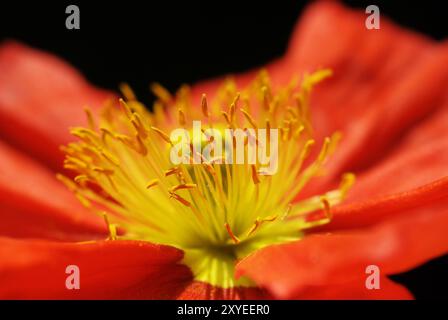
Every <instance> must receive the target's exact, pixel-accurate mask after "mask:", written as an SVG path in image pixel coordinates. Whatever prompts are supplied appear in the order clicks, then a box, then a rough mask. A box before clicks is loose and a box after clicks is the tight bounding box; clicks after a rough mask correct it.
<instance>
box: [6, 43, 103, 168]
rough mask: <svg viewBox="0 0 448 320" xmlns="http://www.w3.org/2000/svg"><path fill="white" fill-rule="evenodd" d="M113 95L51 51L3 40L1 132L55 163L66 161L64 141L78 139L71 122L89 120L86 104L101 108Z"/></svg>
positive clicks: (12, 140) (8, 139) (35, 153)
mask: <svg viewBox="0 0 448 320" xmlns="http://www.w3.org/2000/svg"><path fill="white" fill-rule="evenodd" d="M107 97H110V93H108V92H106V91H102V90H98V89H95V88H94V87H91V86H90V85H89V84H88V83H87V82H86V81H85V80H84V78H83V77H82V76H81V75H80V74H79V73H78V72H77V71H76V70H74V69H73V68H72V67H70V66H69V65H67V64H65V63H64V62H63V61H61V60H59V59H58V58H56V57H54V56H52V55H50V54H47V53H44V52H41V51H38V50H35V49H31V48H29V47H26V46H24V45H21V44H18V43H14V42H6V43H3V44H2V45H1V46H0V119H1V120H0V137H2V138H3V139H4V140H7V141H9V142H10V143H11V144H14V145H15V146H16V147H17V148H21V149H22V150H23V151H25V152H27V153H29V154H31V155H32V156H33V157H36V158H38V159H39V160H41V161H43V162H44V163H46V164H48V165H50V166H51V167H53V168H60V167H61V166H62V165H61V164H62V159H63V156H62V153H61V152H60V151H59V146H60V145H62V144H66V143H67V142H69V141H71V140H73V139H72V137H71V136H70V133H69V127H71V126H75V125H85V124H86V120H85V115H84V111H83V108H84V107H85V106H90V107H92V108H98V107H100V106H101V105H102V104H103V103H104V102H105V100H106V99H107ZM36 142H38V143H36Z"/></svg>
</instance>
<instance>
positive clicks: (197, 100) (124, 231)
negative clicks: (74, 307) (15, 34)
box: [0, 2, 448, 299]
mask: <svg viewBox="0 0 448 320" xmlns="http://www.w3.org/2000/svg"><path fill="white" fill-rule="evenodd" d="M364 20H365V15H364V14H363V13H359V12H356V11H352V10H347V9H345V8H343V7H342V6H341V5H339V4H337V3H333V2H317V3H315V4H313V5H311V6H310V7H309V8H308V9H307V10H306V12H305V14H304V15H303V17H302V18H301V19H300V22H299V25H298V26H297V28H296V29H295V31H294V34H293V36H292V38H291V42H290V45H289V49H288V51H287V53H286V54H285V56H284V57H282V58H281V59H279V60H277V61H274V62H272V63H270V64H268V65H267V66H266V67H265V69H266V71H265V72H262V73H258V71H253V72H248V73H245V74H241V75H238V76H236V77H235V78H234V80H226V81H224V85H223V86H222V85H221V84H222V83H223V82H222V80H221V79H217V80H212V81H207V82H204V83H200V84H197V85H195V86H193V87H192V88H191V90H189V89H187V88H181V89H180V90H179V92H178V93H177V94H176V96H172V95H171V94H169V93H168V92H166V91H165V90H164V89H163V88H162V87H160V86H158V85H155V86H154V87H153V91H154V92H155V93H156V95H157V96H158V102H157V103H156V104H155V106H154V113H149V112H147V111H146V110H145V109H144V108H143V106H142V105H141V104H140V103H139V102H138V101H136V99H135V97H134V95H133V93H132V91H131V90H130V89H129V88H128V87H126V86H123V87H122V91H123V95H124V97H125V100H126V101H121V105H120V107H117V106H116V103H115V101H116V100H117V98H116V96H115V94H111V93H109V92H106V91H103V90H99V89H96V88H93V87H92V86H90V85H89V84H88V83H87V82H86V81H85V80H84V79H83V78H82V77H81V76H80V75H79V74H78V73H77V72H76V71H75V70H73V69H72V68H71V67H69V66H67V65H66V64H65V63H63V62H61V61H60V60H58V59H57V58H55V57H53V56H51V55H49V54H46V53H42V52H39V51H36V50H33V49H30V48H28V47H25V46H23V45H20V44H17V43H5V44H3V45H2V46H1V47H0V115H1V118H0V119H1V120H0V121H1V126H0V138H1V141H0V154H1V156H0V207H1V211H0V217H1V221H2V223H1V224H0V236H1V237H0V283H1V286H0V297H1V298H69V299H72V298H93V299H99V298H134V299H151V298H156V299H157V298H169V299H174V298H177V299H185V298H187V299H206V298H309V299H322V298H323V299H325V298H356V299H358V298H383V299H396V298H398V299H400V298H402V299H404V298H411V297H412V296H411V294H410V293H409V292H408V291H407V290H406V288H404V287H402V286H400V285H398V284H396V283H393V282H392V281H391V280H389V279H388V277H387V276H388V275H392V274H396V273H400V272H403V271H406V270H409V269H411V268H414V267H416V266H418V265H420V264H422V263H424V262H426V261H428V260H430V259H432V258H434V257H437V256H440V255H443V254H445V253H446V252H447V251H448V237H447V236H446V231H445V229H446V226H447V225H448V176H447V174H446V163H447V160H448V142H447V141H448V140H447V139H446V137H447V136H448V126H447V125H446V124H447V123H448V96H447V94H446V87H447V85H448V45H447V44H446V43H436V42H434V41H432V40H430V39H427V38H425V37H423V36H420V35H417V34H414V33H411V32H409V31H406V30H403V29H401V28H399V27H397V26H395V25H393V24H392V23H391V22H389V21H384V19H383V20H382V23H381V30H367V29H365V28H364ZM322 68H329V69H330V70H332V71H331V72H330V71H328V70H329V69H322ZM316 70H318V71H317V72H316ZM330 73H331V74H332V75H331V77H329V75H330ZM295 75H305V76H303V77H302V78H301V81H299V82H295V81H294V80H293V81H291V79H294V76H295ZM323 78H326V79H325V80H323ZM254 79H255V80H254ZM321 80H323V81H322V82H321ZM317 82H319V84H317ZM311 88H313V90H312V95H310V92H311ZM202 93H207V97H205V96H201V95H202ZM104 101H109V103H107V106H106V107H103V105H104ZM110 101H112V102H110ZM308 104H309V105H310V106H311V107H310V110H309V109H308ZM85 105H88V106H89V107H90V109H88V110H91V111H87V117H85V113H84V111H83V106H85ZM196 105H198V106H201V107H198V108H195V107H194V106H196ZM223 106H225V107H224V109H223V110H221V109H222V107H223ZM215 107H216V108H217V110H215ZM101 108H102V109H101ZM101 110H102V111H101ZM221 112H222V113H221ZM309 113H310V114H311V118H310V117H309V115H308V114H309ZM218 116H219V120H217V119H218ZM197 117H198V118H197ZM195 119H203V120H205V121H206V122H207V124H208V125H211V126H213V127H214V128H216V129H217V130H220V129H222V127H226V126H228V127H233V128H236V127H241V128H249V127H252V128H254V129H255V128H258V127H261V125H263V126H265V125H266V126H269V127H277V128H279V129H280V141H279V154H280V163H279V166H278V171H277V173H276V174H274V175H272V176H269V175H267V176H263V175H262V172H260V170H259V169H260V167H257V166H256V165H246V166H237V165H225V166H220V165H219V164H216V163H214V162H213V161H211V159H206V160H207V161H204V162H203V163H202V164H201V165H200V166H191V167H186V166H181V165H179V166H173V165H170V163H169V162H168V161H167V158H166V156H167V155H169V152H168V151H167V150H169V148H168V147H169V144H173V141H172V140H171V138H170V137H169V136H168V135H167V132H168V131H167V130H170V129H172V128H175V127H176V126H181V127H182V126H185V125H186V122H187V121H191V120H195ZM266 119H267V121H266ZM241 123H242V124H241ZM75 126H77V127H75ZM69 128H71V133H72V134H74V135H75V136H76V138H75V137H73V135H71V134H70V132H69ZM246 131H247V130H246ZM335 132H340V133H341V136H340V135H339V134H334V133H335ZM327 137H329V138H327ZM338 140H340V141H339V143H338V145H337V146H336V142H338ZM313 144H314V145H315V146H316V147H314V148H312V145H313ZM60 146H64V147H63V148H62V149H63V151H64V153H65V156H64V153H63V152H61V151H60ZM317 146H321V147H317ZM64 157H65V160H64ZM282 157H283V158H282ZM63 162H64V167H65V168H62V163H63ZM218 168H219V169H218ZM222 168H223V169H222ZM67 169H69V170H70V171H67ZM56 172H59V173H63V174H64V175H61V174H58V175H57V177H58V178H59V180H61V181H62V182H64V183H65V184H66V185H67V186H68V187H69V188H66V187H65V186H64V185H62V184H61V183H60V181H58V180H57V179H56V178H55V173H56ZM73 172H75V174H73ZM346 172H354V173H355V174H356V177H357V178H356V180H357V181H356V183H355V184H354V185H353V186H352V187H351V189H350V190H349V187H350V186H351V184H352V183H353V179H354V176H353V175H352V174H346ZM341 177H342V182H340V180H341ZM309 180H310V181H309ZM308 181H309V183H308ZM299 191H300V192H299ZM341 201H342V202H341ZM339 202H341V203H340V204H339ZM95 213H100V215H97V214H95ZM101 215H103V217H102V216H101ZM103 218H106V223H104V220H103ZM69 265H76V266H78V267H79V270H80V272H81V287H80V289H79V290H68V289H67V288H66V278H67V274H66V273H65V271H66V267H67V266H69ZM369 265H375V266H377V267H378V268H379V270H380V274H381V278H380V289H374V290H369V289H368V288H366V285H365V279H366V276H367V275H366V271H365V270H366V267H367V266H369Z"/></svg>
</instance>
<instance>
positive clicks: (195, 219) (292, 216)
mask: <svg viewBox="0 0 448 320" xmlns="http://www.w3.org/2000/svg"><path fill="white" fill-rule="evenodd" d="M330 74H331V71H329V70H321V71H318V72H316V73H313V74H309V75H305V76H304V77H303V79H302V82H301V83H300V85H297V83H298V82H297V81H291V83H289V84H287V85H286V86H285V87H279V88H277V84H276V87H274V86H273V85H271V84H270V83H271V82H270V80H269V76H268V74H267V72H266V71H262V72H261V73H260V75H259V76H258V77H257V78H256V79H255V80H254V81H253V82H252V83H250V84H249V85H248V86H247V87H238V86H237V84H236V83H235V81H233V80H232V79H227V80H226V81H225V83H224V84H223V86H222V88H220V89H219V90H218V91H217V92H216V93H213V97H214V98H213V99H210V100H209V99H208V98H207V96H206V95H205V94H203V95H202V96H201V97H200V98H201V101H200V106H199V105H196V104H195V103H193V100H195V99H193V97H191V96H190V95H191V93H190V90H189V89H188V88H187V87H185V86H184V87H182V88H181V89H180V90H179V91H178V92H177V93H176V94H174V95H171V94H170V93H169V92H168V91H167V90H166V89H165V88H163V87H162V86H160V85H158V84H153V85H152V86H151V89H152V91H153V92H154V94H155V95H156V97H157V99H158V100H157V101H156V102H155V104H154V105H153V108H152V110H153V112H149V111H147V110H146V109H145V108H144V106H143V105H142V104H141V103H140V102H138V101H137V98H136V96H135V94H134V93H133V92H132V90H131V88H130V87H129V86H128V85H127V84H122V85H121V86H120V89H121V91H122V93H123V96H124V98H125V99H126V101H124V100H123V99H119V101H118V103H117V102H114V103H111V102H108V103H107V104H106V105H105V108H104V110H103V111H102V112H101V113H100V118H99V119H94V117H93V114H92V113H91V112H90V111H89V110H88V109H86V116H87V123H88V125H87V128H73V129H72V130H71V132H72V134H73V135H74V136H76V137H78V139H79V140H78V141H77V142H76V143H70V144H68V145H67V146H64V147H63V148H61V149H62V150H63V152H64V153H65V154H66V159H65V161H64V167H65V168H67V169H69V170H73V171H74V172H75V178H74V179H73V180H72V179H69V178H67V177H65V176H62V175H58V176H57V178H58V179H59V180H60V181H62V182H63V183H64V184H65V185H66V186H67V187H68V188H69V189H70V190H71V191H72V192H73V193H74V194H75V195H76V197H77V198H78V199H79V200H80V201H81V203H82V204H83V205H84V206H86V207H88V208H89V210H91V211H92V212H94V213H99V214H102V215H103V217H104V220H105V222H106V225H107V228H108V230H109V237H108V239H109V240H115V239H116V238H117V227H119V228H120V229H119V230H120V236H119V238H120V239H138V240H143V241H149V242H153V243H159V244H164V245H170V246H175V247H177V248H179V249H181V250H183V251H184V252H185V257H184V260H183V263H184V264H186V265H188V267H190V268H191V270H192V273H193V275H194V277H195V279H196V280H198V281H204V282H207V283H210V284H212V285H214V286H220V287H225V288H233V287H237V286H242V285H245V286H248V285H251V284H252V283H251V281H250V280H248V279H245V278H242V279H238V280H237V279H235V278H234V277H233V273H234V266H235V262H236V260H238V259H242V258H244V257H245V256H247V255H248V254H250V253H251V252H253V251H254V250H257V249H260V248H263V247H265V246H268V245H273V244H278V243H283V242H286V241H297V240H300V239H302V238H303V237H304V236H305V230H308V229H310V228H314V227H316V226H319V225H322V224H324V223H328V222H329V221H330V219H331V207H332V206H333V205H336V204H338V203H339V202H340V201H342V199H344V197H345V196H346V194H347V192H348V190H349V188H350V187H351V185H352V184H353V183H354V180H355V179H354V175H353V174H345V175H344V176H343V177H342V181H341V183H340V186H339V188H338V189H336V190H329V191H328V192H326V193H325V194H319V195H315V196H312V197H310V198H307V199H304V200H300V202H297V200H296V199H297V195H298V194H299V193H300V191H301V190H302V189H303V188H304V186H305V185H306V184H307V183H308V182H309V181H310V180H311V179H312V178H314V177H316V176H319V175H321V174H322V173H323V172H325V170H324V169H325V167H324V166H325V164H326V162H327V161H329V159H330V157H331V155H332V153H333V152H334V150H335V148H336V145H337V142H338V141H339V139H340V138H341V135H340V134H339V133H335V134H333V135H332V136H331V137H330V138H325V139H324V141H323V143H322V145H321V144H320V143H318V145H317V146H316V148H317V149H320V151H319V152H318V154H317V156H311V155H312V154H314V153H311V150H312V147H313V146H314V145H315V144H317V143H316V142H315V141H314V139H313V136H312V127H311V118H310V110H311V109H310V106H309V101H310V95H311V90H312V88H313V87H314V86H315V85H316V84H317V83H318V82H319V81H321V80H322V79H324V78H326V77H328V76H329V75H330ZM296 82H297V83H296ZM198 98H199V97H198ZM223 109H224V110H223ZM237 110H240V112H241V113H242V116H241V117H240V115H239V114H238V111H237ZM190 121H191V122H193V121H205V122H206V123H207V124H208V127H209V128H210V129H213V130H214V131H218V132H219V133H221V134H222V136H223V137H225V136H226V135H227V133H226V130H227V129H229V128H230V129H232V130H230V131H232V132H234V133H236V132H238V133H240V134H241V136H237V135H236V134H234V135H233V136H232V135H230V136H229V137H228V141H227V140H226V141H220V140H219V138H218V137H217V136H216V135H215V134H211V133H210V131H208V128H207V127H205V126H202V127H201V131H198V132H199V134H200V140H199V141H195V139H188V140H187V141H186V142H181V143H184V144H185V145H182V152H184V151H189V152H188V153H186V154H182V155H181V157H182V159H184V160H186V161H183V162H182V163H179V162H174V161H172V160H171V151H172V150H173V147H174V146H175V145H174V143H177V142H174V141H171V139H170V132H173V130H174V129H179V128H178V126H180V127H181V128H184V129H185V134H186V135H188V134H190V133H191V132H193V135H194V132H195V130H196V129H195V128H193V125H192V123H191V124H190V123H189V122H190ZM212 121H213V128H212ZM190 125H191V127H190ZM190 129H191V130H190ZM261 129H266V131H265V132H266V133H267V134H266V137H263V136H262V133H261V132H262V130H261ZM272 129H275V130H278V139H276V140H278V141H276V140H273V138H271V134H270V133H271V130H272ZM276 133H277V132H276ZM264 138H267V139H264ZM220 142H222V143H221V147H223V148H222V149H223V153H222V154H215V153H214V151H215V149H213V154H206V153H203V152H202V151H203V150H204V149H205V148H208V147H209V146H211V145H212V144H213V145H214V146H215V147H218V146H220V145H219V143H220ZM274 146H277V147H278V150H277V149H275V148H274ZM240 148H242V150H240ZM250 148H253V149H256V150H255V151H256V152H255V153H256V157H255V159H253V157H252V156H251V157H249V150H251V149H250ZM263 149H266V150H265V151H266V152H265V153H264V154H265V157H264V158H263V161H262V158H261V156H263V153H262V152H261V151H263ZM260 150H261V151H260ZM239 151H242V152H241V155H242V156H238V152H239ZM260 154H261V156H260ZM252 155H253V154H252ZM237 156H238V157H240V158H239V160H241V158H242V159H243V160H244V162H243V163H236V162H237V161H236V160H237V158H238V157H237ZM228 159H231V160H232V161H231V162H228ZM249 159H250V161H249ZM193 160H194V161H193ZM196 160H200V161H199V162H198V161H196ZM103 211H105V213H102V212H103ZM122 232H123V233H122Z"/></svg>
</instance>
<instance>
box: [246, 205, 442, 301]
mask: <svg viewBox="0 0 448 320" xmlns="http://www.w3.org/2000/svg"><path fill="white" fill-rule="evenodd" d="M447 225H448V211H447V210H446V206H444V208H440V210H431V209H419V210H414V211H412V210H410V211H409V212H408V216H403V217H397V218H394V219H391V220H389V222H388V223H383V224H380V225H378V226H376V227H374V228H371V229H365V230H358V231H351V232H339V233H334V234H327V235H318V234H315V235H309V236H306V237H305V238H304V239H303V240H301V241H297V242H294V243H290V244H284V245H277V246H271V247H267V248H265V249H262V250H259V251H257V252H255V253H254V254H252V255H250V256H249V257H247V258H245V259H243V260H242V261H241V262H240V263H239V264H238V265H237V275H238V276H240V275H247V276H249V277H250V278H252V279H253V280H254V281H255V282H256V283H257V284H258V285H260V286H262V287H265V288H267V289H269V290H270V291H271V292H272V293H273V294H274V295H275V296H277V297H281V298H287V297H290V296H291V295H293V294H294V293H297V292H301V291H302V290H306V288H308V287H310V286H327V285H334V284H338V285H341V284H344V283H347V282H351V281H357V280H359V281H365V279H366V274H365V269H366V267H367V266H369V265H377V266H378V267H379V268H380V270H381V275H383V276H384V275H388V274H395V273H399V272H403V271H406V270H409V269H411V268H413V267H415V266H417V265H419V264H421V263H424V262H426V261H427V260H429V259H431V258H434V257H437V256H440V255H442V254H444V253H446V252H447V251H448V235H447V232H446V226H447Z"/></svg>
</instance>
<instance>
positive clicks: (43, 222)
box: [0, 141, 107, 241]
mask: <svg viewBox="0 0 448 320" xmlns="http://www.w3.org/2000/svg"><path fill="white" fill-rule="evenodd" d="M0 209H1V210H0V221H1V223H0V235H6V236H11V237H25V238H46V239H53V240H66V241H67V240H87V239H89V240H92V239H97V238H104V237H106V235H107V232H106V228H105V223H104V221H103V220H102V219H101V218H100V217H98V216H96V215H95V214H94V213H93V212H90V211H89V210H87V209H85V208H84V207H83V206H82V205H81V204H80V202H79V201H78V199H76V198H75V196H74V195H73V193H72V192H71V191H69V190H68V189H67V188H66V187H65V186H64V185H63V184H62V183H60V182H59V181H57V180H56V178H55V175H54V173H52V172H51V171H49V170H48V169H47V168H45V167H43V166H42V165H41V164H39V163H37V162H35V161H33V160H32V159H30V158H28V157H27V156H26V155H24V154H21V153H20V152H17V151H14V150H13V149H12V148H11V147H10V146H8V145H6V144H5V143H3V142H1V141H0Z"/></svg>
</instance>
